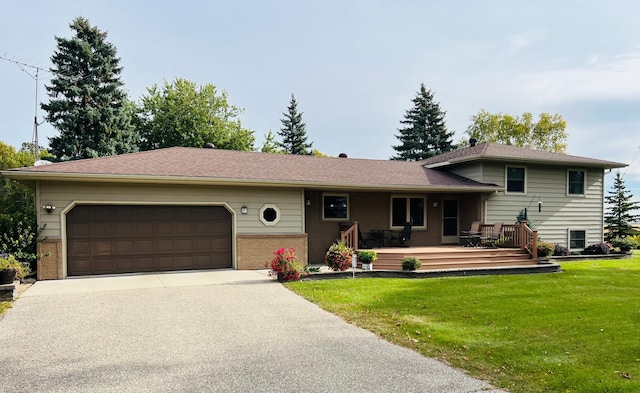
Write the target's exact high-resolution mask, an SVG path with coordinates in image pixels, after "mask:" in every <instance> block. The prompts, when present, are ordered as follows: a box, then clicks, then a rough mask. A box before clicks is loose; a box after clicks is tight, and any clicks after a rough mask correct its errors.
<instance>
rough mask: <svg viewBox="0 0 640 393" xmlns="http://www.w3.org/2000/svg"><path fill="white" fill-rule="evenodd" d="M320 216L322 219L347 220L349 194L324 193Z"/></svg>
mask: <svg viewBox="0 0 640 393" xmlns="http://www.w3.org/2000/svg"><path fill="white" fill-rule="evenodd" d="M322 218H323V219H324V220H348V219H349V195H347V194H324V195H323V196H322Z"/></svg>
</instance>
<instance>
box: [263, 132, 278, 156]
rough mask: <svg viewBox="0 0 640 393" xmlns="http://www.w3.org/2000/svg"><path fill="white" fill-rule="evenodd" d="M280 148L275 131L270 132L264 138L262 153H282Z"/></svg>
mask: <svg viewBox="0 0 640 393" xmlns="http://www.w3.org/2000/svg"><path fill="white" fill-rule="evenodd" d="M279 148H280V143H279V142H278V141H277V140H276V136H275V135H273V131H271V130H269V132H267V133H266V134H265V136H264V143H263V144H262V148H261V149H260V151H261V152H263V153H281V151H280V150H279Z"/></svg>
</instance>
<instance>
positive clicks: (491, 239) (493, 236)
mask: <svg viewBox="0 0 640 393" xmlns="http://www.w3.org/2000/svg"><path fill="white" fill-rule="evenodd" d="M502 225H504V223H502V222H496V223H495V224H493V228H491V233H490V234H488V235H487V236H482V237H480V241H481V242H482V244H484V246H485V247H491V248H497V247H496V242H497V241H498V240H500V236H501V235H502Z"/></svg>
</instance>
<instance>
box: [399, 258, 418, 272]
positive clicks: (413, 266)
mask: <svg viewBox="0 0 640 393" xmlns="http://www.w3.org/2000/svg"><path fill="white" fill-rule="evenodd" d="M420 266H422V262H420V260H419V259H418V258H417V257H404V258H403V259H402V270H418V269H420Z"/></svg>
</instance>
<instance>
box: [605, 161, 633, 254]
mask: <svg viewBox="0 0 640 393" xmlns="http://www.w3.org/2000/svg"><path fill="white" fill-rule="evenodd" d="M631 198H633V195H632V194H631V191H629V190H627V187H626V186H625V184H624V179H623V178H622V176H621V175H620V172H619V171H618V173H617V174H616V179H615V180H614V182H613V189H612V190H611V191H609V195H607V196H606V197H604V199H605V201H606V203H607V204H608V205H609V210H608V211H607V212H606V213H605V215H604V222H605V224H607V225H606V226H605V229H607V230H608V232H607V233H606V234H605V240H607V241H611V240H613V239H616V238H622V237H625V236H629V235H635V234H637V232H638V231H636V230H635V229H634V228H633V226H632V225H631V224H632V223H634V222H637V221H638V220H640V215H638V214H632V212H633V211H635V210H640V202H635V201H632V200H631Z"/></svg>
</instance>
